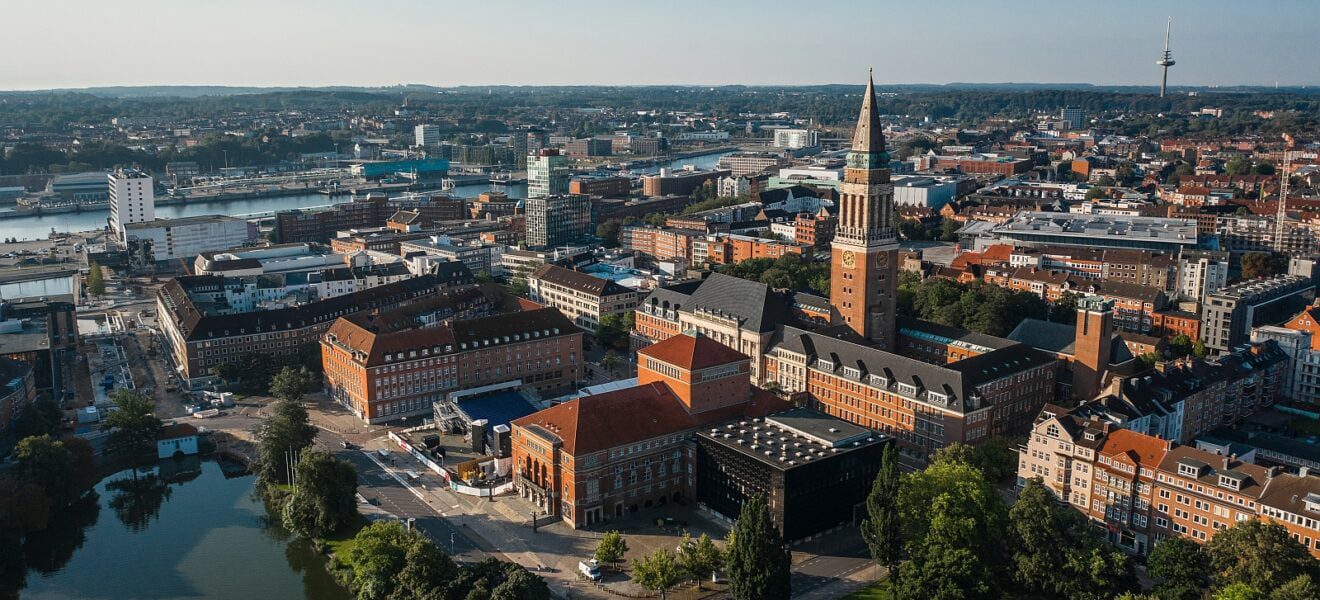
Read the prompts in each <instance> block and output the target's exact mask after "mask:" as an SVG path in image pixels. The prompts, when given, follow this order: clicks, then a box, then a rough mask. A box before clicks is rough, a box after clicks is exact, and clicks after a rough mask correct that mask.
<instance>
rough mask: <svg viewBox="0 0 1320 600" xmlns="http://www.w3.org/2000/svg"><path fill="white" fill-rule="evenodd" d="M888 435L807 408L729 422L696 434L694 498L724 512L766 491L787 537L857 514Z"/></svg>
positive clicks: (797, 536)
mask: <svg viewBox="0 0 1320 600" xmlns="http://www.w3.org/2000/svg"><path fill="white" fill-rule="evenodd" d="M892 442H893V440H892V439H890V438H888V437H887V436H884V435H881V434H879V433H876V432H874V431H871V430H869V429H866V428H864V427H859V426H857V425H853V424H852V423H848V422H847V421H842V420H839V419H836V418H834V417H831V416H829V415H826V414H825V413H822V412H819V411H815V410H811V409H808V408H794V409H792V410H788V411H784V412H781V413H776V414H773V415H770V416H768V417H766V418H764V419H746V420H742V421H732V422H729V423H725V424H721V425H717V426H714V427H711V428H709V429H704V430H702V431H700V432H698V433H697V469H696V471H697V486H696V493H697V501H698V502H700V503H701V504H703V505H705V506H706V507H707V508H709V509H711V510H714V511H715V512H718V513H720V514H721V515H724V516H725V517H728V518H730V519H736V518H738V513H739V512H740V511H741V510H742V505H743V502H745V501H746V500H747V499H748V498H750V497H753V496H765V497H766V498H767V500H768V501H769V505H770V516H771V518H772V519H773V520H774V522H775V525H776V526H777V527H779V531H780V532H781V533H782V534H783V536H784V539H785V540H787V541H790V542H792V541H796V540H801V539H804V538H807V537H810V536H812V535H814V534H817V533H820V532H822V531H826V530H829V529H831V528H833V527H835V526H838V525H842V524H845V523H853V522H854V521H855V520H856V519H858V518H859V517H860V515H861V514H862V510H861V506H862V505H863V504H864V503H865V502H866V496H867V494H868V493H869V492H870V491H871V484H872V483H873V482H874V481H875V476H876V473H877V472H878V471H879V469H880V454H881V452H882V451H883V450H884V446H885V444H888V443H892Z"/></svg>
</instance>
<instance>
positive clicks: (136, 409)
mask: <svg viewBox="0 0 1320 600" xmlns="http://www.w3.org/2000/svg"><path fill="white" fill-rule="evenodd" d="M110 401H111V402H113V403H114V409H112V410H111V411H110V413H109V414H108V415H106V417H105V420H103V421H101V429H103V430H106V431H109V432H110V435H109V437H108V438H107V439H106V448H107V449H108V450H109V451H110V452H111V453H112V454H121V455H126V456H131V455H134V454H138V453H141V452H144V451H146V450H150V449H151V448H153V447H154V446H155V444H156V436H157V435H158V434H159V433H160V430H161V427H162V424H161V421H160V419H158V418H156V415H154V414H152V411H153V410H155V406H154V405H153V404H152V402H151V400H149V399H147V398H144V397H142V396H140V395H138V393H137V392H134V391H132V390H127V389H122V388H121V389H117V390H115V391H114V392H113V393H111V394H110Z"/></svg>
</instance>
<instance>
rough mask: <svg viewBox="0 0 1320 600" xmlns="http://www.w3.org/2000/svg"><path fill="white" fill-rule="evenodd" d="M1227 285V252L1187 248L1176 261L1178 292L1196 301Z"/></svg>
mask: <svg viewBox="0 0 1320 600" xmlns="http://www.w3.org/2000/svg"><path fill="white" fill-rule="evenodd" d="M1226 285H1228V253H1227V252H1202V251H1195V250H1188V251H1184V252H1183V253H1182V258H1180V259H1179V261H1178V293H1179V294H1181V295H1182V297H1183V298H1186V299H1188V300H1196V301H1198V302H1200V301H1202V300H1204V299H1205V297H1206V296H1207V295H1209V294H1213V293H1215V292H1217V291H1219V289H1220V288H1222V287H1224V286H1226Z"/></svg>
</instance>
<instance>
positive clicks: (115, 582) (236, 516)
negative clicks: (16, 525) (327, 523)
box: [0, 457, 350, 600]
mask: <svg viewBox="0 0 1320 600" xmlns="http://www.w3.org/2000/svg"><path fill="white" fill-rule="evenodd" d="M255 482H256V478H255V477H253V476H251V475H239V476H237V477H226V474H225V472H224V471H223V470H222V469H221V466H220V465H219V464H218V463H216V462H215V461H212V460H200V459H197V458H196V457H193V458H188V459H183V460H177V461H176V460H167V461H164V462H163V463H162V465H161V467H159V468H156V467H153V468H150V469H129V470H125V471H121V472H119V473H115V474H114V475H111V476H109V477H107V478H105V479H104V480H102V481H101V482H100V483H99V484H97V486H96V497H94V498H89V499H87V500H85V501H83V502H82V503H80V504H78V505H76V506H74V507H72V508H70V509H69V510H68V511H65V512H62V513H60V514H59V515H57V516H54V517H52V519H51V526H50V527H49V528H48V529H47V530H46V531H43V532H40V533H38V534H36V535H33V536H31V537H30V538H29V539H28V540H27V542H26V543H25V544H24V547H23V553H22V554H23V561H24V562H25V563H26V566H25V571H26V581H25V582H15V581H12V579H14V577H12V576H11V577H10V579H11V580H10V581H5V582H3V588H0V596H5V595H6V592H9V591H11V590H13V589H14V586H15V584H18V585H21V586H22V591H21V592H19V596H20V597H21V598H24V599H34V600H35V599H42V600H45V599H51V600H54V599H57V598H58V599H67V598H88V599H107V600H109V599H114V600H119V599H127V598H143V599H162V600H163V599H173V598H208V599H209V598H218V599H224V598H234V599H251V598H272V599H277V598H292V599H296V598H307V599H313V598H314V599H317V600H322V599H325V600H340V599H343V600H348V599H349V598H350V595H349V594H348V593H347V592H346V591H345V590H344V589H342V588H341V587H339V586H338V585H337V584H336V583H335V582H334V580H333V579H332V578H331V577H330V575H329V573H327V572H326V570H325V561H326V559H325V557H323V556H321V555H319V554H317V553H316V552H315V551H313V550H312V548H311V545H310V544H309V543H308V542H306V541H305V540H300V539H294V538H293V537H292V536H290V535H289V533H288V532H286V531H285V530H283V529H282V528H281V527H279V525H278V523H275V522H272V521H271V520H270V518H269V516H268V514H267V511H266V509H265V507H264V505H263V504H262V503H261V501H260V500H259V499H258V498H257V497H256V496H255V495H254V494H253V488H254V485H255Z"/></svg>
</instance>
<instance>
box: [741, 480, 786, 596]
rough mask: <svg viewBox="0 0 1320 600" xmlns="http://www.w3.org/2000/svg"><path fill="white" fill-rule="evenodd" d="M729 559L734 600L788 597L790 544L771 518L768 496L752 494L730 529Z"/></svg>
mask: <svg viewBox="0 0 1320 600" xmlns="http://www.w3.org/2000/svg"><path fill="white" fill-rule="evenodd" d="M730 533H731V535H732V536H733V540H732V541H730V542H729V544H728V552H727V558H726V560H727V562H728V575H729V591H730V592H731V593H732V595H733V597H734V598H735V600H775V599H786V598H788V597H789V566H790V564H791V559H790V555H789V552H788V548H786V547H785V546H784V540H783V538H782V537H780V535H779V530H778V529H775V525H774V523H773V522H772V521H771V520H770V509H769V506H768V505H767V504H766V501H765V498H762V497H759V496H758V497H753V498H749V499H748V500H747V501H746V502H744V503H743V505H742V511H741V512H740V513H739V514H738V522H737V523H735V524H734V526H733V530H732V531H731V532H730Z"/></svg>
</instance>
